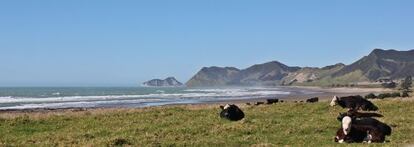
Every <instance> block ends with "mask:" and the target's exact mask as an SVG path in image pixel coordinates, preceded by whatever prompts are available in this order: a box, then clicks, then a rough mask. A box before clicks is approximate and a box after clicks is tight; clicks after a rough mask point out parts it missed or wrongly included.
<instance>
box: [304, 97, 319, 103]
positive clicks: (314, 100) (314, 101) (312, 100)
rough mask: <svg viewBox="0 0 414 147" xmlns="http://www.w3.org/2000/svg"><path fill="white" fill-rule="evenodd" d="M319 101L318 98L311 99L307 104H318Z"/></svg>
mask: <svg viewBox="0 0 414 147" xmlns="http://www.w3.org/2000/svg"><path fill="white" fill-rule="evenodd" d="M318 101H319V98H318V97H314V98H310V99H307V100H306V102H307V103H316V102H318Z"/></svg>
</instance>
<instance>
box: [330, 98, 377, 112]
mask: <svg viewBox="0 0 414 147" xmlns="http://www.w3.org/2000/svg"><path fill="white" fill-rule="evenodd" d="M337 104H338V105H339V106H341V107H342V108H349V109H350V110H359V109H362V110H364V111H377V110H378V107H377V106H375V105H374V104H373V103H372V102H370V101H368V100H366V99H364V98H363V97H362V96H359V95H358V96H347V97H337V96H334V97H333V98H332V101H331V103H330V105H331V106H335V105H337Z"/></svg>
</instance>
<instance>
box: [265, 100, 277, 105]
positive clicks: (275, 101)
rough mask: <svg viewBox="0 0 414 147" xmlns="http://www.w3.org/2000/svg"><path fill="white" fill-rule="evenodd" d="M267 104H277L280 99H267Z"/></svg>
mask: <svg viewBox="0 0 414 147" xmlns="http://www.w3.org/2000/svg"><path fill="white" fill-rule="evenodd" d="M266 102H267V103H266V104H275V103H278V102H279V99H266Z"/></svg>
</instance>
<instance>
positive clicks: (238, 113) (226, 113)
mask: <svg viewBox="0 0 414 147" xmlns="http://www.w3.org/2000/svg"><path fill="white" fill-rule="evenodd" d="M220 108H221V112H220V117H221V118H225V119H228V120H231V121H239V120H241V119H243V118H244V113H243V111H242V110H241V109H240V108H239V107H237V106H236V105H233V104H231V105H230V104H226V105H225V106H220Z"/></svg>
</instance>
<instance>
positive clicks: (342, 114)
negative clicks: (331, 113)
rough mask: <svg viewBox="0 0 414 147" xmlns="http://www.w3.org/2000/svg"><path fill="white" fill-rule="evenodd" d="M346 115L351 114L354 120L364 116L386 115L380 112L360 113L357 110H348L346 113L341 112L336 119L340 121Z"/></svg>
mask: <svg viewBox="0 0 414 147" xmlns="http://www.w3.org/2000/svg"><path fill="white" fill-rule="evenodd" d="M345 116H349V117H351V118H352V120H355V119H358V118H364V117H384V116H383V115H381V114H378V113H360V112H357V111H348V112H345V113H339V115H338V117H337V118H336V119H338V121H342V119H343V118H344V117H345Z"/></svg>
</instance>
